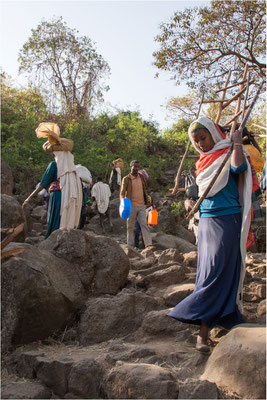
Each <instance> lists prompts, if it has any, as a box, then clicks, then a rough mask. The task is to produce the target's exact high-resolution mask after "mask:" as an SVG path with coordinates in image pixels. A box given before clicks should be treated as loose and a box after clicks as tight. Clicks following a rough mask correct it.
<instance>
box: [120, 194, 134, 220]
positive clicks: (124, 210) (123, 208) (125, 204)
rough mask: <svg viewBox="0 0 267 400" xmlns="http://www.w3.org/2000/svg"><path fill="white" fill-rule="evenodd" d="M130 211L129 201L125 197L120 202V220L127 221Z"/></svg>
mask: <svg viewBox="0 0 267 400" xmlns="http://www.w3.org/2000/svg"><path fill="white" fill-rule="evenodd" d="M131 211H132V206H131V200H130V199H127V197H125V198H124V199H122V200H121V202H120V208H119V212H120V216H121V218H123V219H128V218H129V217H130V215H131Z"/></svg>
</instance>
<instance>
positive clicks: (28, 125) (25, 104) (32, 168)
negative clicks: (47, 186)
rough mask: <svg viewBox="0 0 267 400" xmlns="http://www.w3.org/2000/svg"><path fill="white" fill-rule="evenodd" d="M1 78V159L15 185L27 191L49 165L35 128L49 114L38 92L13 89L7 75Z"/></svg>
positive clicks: (29, 89) (30, 89) (30, 88)
mask: <svg viewBox="0 0 267 400" xmlns="http://www.w3.org/2000/svg"><path fill="white" fill-rule="evenodd" d="M1 78H2V80H1V94H2V107H1V136H2V157H3V159H4V160H5V161H6V162H7V163H8V164H9V166H10V168H11V169H12V172H13V175H14V179H15V182H16V183H21V185H22V191H24V192H27V191H29V190H30V189H31V188H32V187H33V186H34V185H36V184H37V183H38V182H39V179H40V178H41V176H42V172H41V171H42V170H43V169H44V165H46V164H47V155H46V154H45V153H44V151H43V150H42V149H41V146H40V144H41V143H40V142H39V141H38V140H36V135H35V129H36V128H37V126H38V125H39V123H40V122H41V121H42V120H46V118H47V117H48V112H47V109H46V106H45V104H44V102H43V99H42V97H41V95H40V93H39V91H38V89H36V88H34V87H28V88H27V89H21V90H18V89H15V88H13V87H11V84H10V82H8V79H7V78H6V76H5V75H4V74H3V75H2V76H1ZM26 177H27V179H25V178H26Z"/></svg>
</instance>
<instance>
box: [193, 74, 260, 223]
mask: <svg viewBox="0 0 267 400" xmlns="http://www.w3.org/2000/svg"><path fill="white" fill-rule="evenodd" d="M264 82H265V81H264V80H263V81H262V83H261V84H260V86H259V88H258V90H257V92H256V94H255V96H254V98H253V100H252V102H251V105H250V107H249V108H248V110H247V112H246V115H245V117H244V119H243V121H242V122H241V124H240V127H239V129H238V131H240V132H241V133H242V131H243V129H244V127H245V126H246V123H247V120H248V118H249V116H250V114H251V111H252V108H253V107H254V105H255V103H256V101H257V99H258V97H259V95H260V92H261V89H262V87H263V85H264ZM233 147H234V144H233V143H231V145H230V147H229V149H228V151H227V153H226V155H225V157H224V159H223V161H222V163H221V165H220V166H219V168H218V170H217V172H216V174H215V175H214V177H213V178H212V180H211V181H210V183H209V185H208V186H207V188H206V190H205V191H204V193H203V194H202V196H201V197H200V198H199V199H198V201H197V202H196V204H195V206H194V207H193V208H192V210H191V211H190V213H189V214H188V216H187V217H186V219H187V221H189V220H190V219H191V218H192V217H193V215H194V214H195V213H196V212H197V211H198V210H199V207H200V204H201V203H202V201H203V200H204V199H205V198H206V197H207V195H208V193H209V191H210V190H211V188H212V187H213V185H214V183H215V182H216V180H217V178H218V176H219V175H220V173H221V171H222V169H223V167H224V166H225V164H226V162H227V161H228V159H229V157H230V156H231V154H232V151H233Z"/></svg>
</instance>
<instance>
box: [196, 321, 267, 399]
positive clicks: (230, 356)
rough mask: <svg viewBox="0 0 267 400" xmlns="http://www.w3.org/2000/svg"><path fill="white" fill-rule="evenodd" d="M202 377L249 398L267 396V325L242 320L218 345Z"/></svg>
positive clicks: (263, 397)
mask: <svg viewBox="0 0 267 400" xmlns="http://www.w3.org/2000/svg"><path fill="white" fill-rule="evenodd" d="M201 379H204V380H205V379H206V380H208V381H210V382H215V383H216V384H217V385H220V386H226V387H227V388H228V389H229V390H230V391H232V392H237V393H238V394H239V395H240V396H241V397H242V398H246V399H265V398H266V328H265V327H263V326H259V325H253V324H242V325H239V326H237V327H236V328H234V329H232V330H231V331H230V332H229V333H228V334H227V335H226V336H224V337H223V338H222V339H221V341H220V343H219V344H218V345H217V346H216V347H215V349H214V350H213V352H212V354H211V356H210V357H209V359H208V362H207V365H206V369H205V372H204V374H203V375H202V376H201Z"/></svg>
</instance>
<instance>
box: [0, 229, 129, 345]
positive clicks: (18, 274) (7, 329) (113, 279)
mask: <svg viewBox="0 0 267 400" xmlns="http://www.w3.org/2000/svg"><path fill="white" fill-rule="evenodd" d="M12 245H13V246H14V245H15V244H14V243H12V244H10V247H12ZM22 246H23V247H24V248H25V250H24V251H23V252H22V253H21V254H20V255H19V256H16V257H12V258H10V259H9V260H7V261H5V262H4V263H3V266H2V274H1V278H2V321H3V322H4V323H2V326H3V332H2V347H3V348H9V347H11V346H12V345H16V344H23V343H29V342H31V341H34V340H38V339H43V338H46V337H48V336H49V335H51V334H52V333H54V332H56V331H60V330H62V329H64V328H65V327H66V325H67V324H68V325H69V324H70V323H71V322H72V321H73V320H74V317H75V316H76V314H77V312H78V310H79V309H80V308H81V307H82V306H83V305H84V303H85V302H86V300H87V298H88V297H89V296H91V295H99V294H116V293H118V292H119V291H120V289H121V287H122V286H124V285H125V284H126V282H127V277H128V272H129V260H128V257H127V256H126V255H125V253H124V252H123V250H122V249H121V247H120V246H119V245H118V244H117V243H116V242H115V241H113V240H112V239H108V238H104V237H101V236H98V237H93V236H89V235H87V234H86V233H85V232H83V231H78V230H72V231H69V232H67V231H61V230H57V231H55V232H53V233H52V235H50V237H49V238H48V239H47V240H45V241H44V242H42V243H41V244H40V245H39V247H38V248H37V247H35V246H32V245H29V244H23V245H22Z"/></svg>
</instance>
